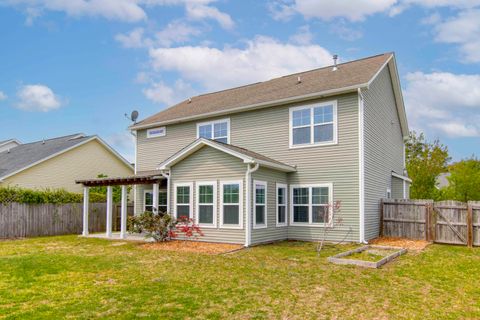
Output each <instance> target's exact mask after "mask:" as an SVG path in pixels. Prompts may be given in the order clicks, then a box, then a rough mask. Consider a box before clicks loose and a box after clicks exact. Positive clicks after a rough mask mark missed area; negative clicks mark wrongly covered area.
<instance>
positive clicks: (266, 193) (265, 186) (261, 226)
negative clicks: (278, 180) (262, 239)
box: [252, 180, 268, 229]
mask: <svg viewBox="0 0 480 320" xmlns="http://www.w3.org/2000/svg"><path fill="white" fill-rule="evenodd" d="M257 185H258V186H263V187H264V189H265V203H263V204H262V203H260V204H259V205H263V206H264V208H265V210H264V211H263V212H264V215H265V217H264V220H265V223H262V224H258V225H257V219H256V218H257V194H256V191H257ZM252 191H253V229H264V228H267V225H268V223H267V216H268V211H267V210H268V205H267V203H268V202H267V200H268V199H267V198H268V185H267V182H266V181H260V180H253V190H252Z"/></svg>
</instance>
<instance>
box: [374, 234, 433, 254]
mask: <svg viewBox="0 0 480 320" xmlns="http://www.w3.org/2000/svg"><path fill="white" fill-rule="evenodd" d="M368 243H369V244H376V245H379V246H391V247H400V248H405V249H408V250H416V251H421V250H423V249H425V248H426V247H427V246H428V245H429V244H430V242H428V241H425V240H412V239H405V238H394V237H380V238H376V239H373V240H370V241H369V242H368Z"/></svg>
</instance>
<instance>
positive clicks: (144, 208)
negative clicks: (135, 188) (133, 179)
mask: <svg viewBox="0 0 480 320" xmlns="http://www.w3.org/2000/svg"><path fill="white" fill-rule="evenodd" d="M147 193H151V194H152V208H153V190H152V189H145V190H143V208H142V209H143V212H145V211H146V206H147V203H146V199H147V197H146V194H147ZM158 193H166V194H167V204H166V205H161V204H160V201H159V202H158V207H167V212H168V202H169V201H168V189H158ZM158 199H159V200H160V197H158Z"/></svg>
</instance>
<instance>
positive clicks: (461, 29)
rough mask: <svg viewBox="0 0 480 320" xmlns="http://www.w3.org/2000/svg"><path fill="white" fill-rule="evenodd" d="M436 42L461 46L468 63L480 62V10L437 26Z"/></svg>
mask: <svg viewBox="0 0 480 320" xmlns="http://www.w3.org/2000/svg"><path fill="white" fill-rule="evenodd" d="M435 33H436V37H435V40H436V41H438V42H443V43H453V44H459V45H460V51H461V53H462V54H463V56H464V58H465V60H466V61H467V62H480V10H467V11H462V12H460V13H459V14H458V15H457V16H455V17H453V18H450V19H447V20H445V21H443V22H441V23H438V24H437V25H436V26H435Z"/></svg>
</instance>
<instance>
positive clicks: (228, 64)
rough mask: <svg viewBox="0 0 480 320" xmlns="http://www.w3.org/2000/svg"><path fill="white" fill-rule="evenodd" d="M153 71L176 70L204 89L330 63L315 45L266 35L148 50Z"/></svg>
mask: <svg viewBox="0 0 480 320" xmlns="http://www.w3.org/2000/svg"><path fill="white" fill-rule="evenodd" d="M150 58H151V63H152V66H153V67H154V69H155V70H156V71H176V72H178V73H180V75H181V77H182V78H183V79H185V80H186V81H193V82H195V83H198V84H200V85H202V86H203V87H205V88H206V89H208V90H218V89H224V88H228V87H233V86H237V85H242V84H247V83H251V82H257V81H262V80H267V79H270V78H274V77H278V76H281V75H285V74H289V73H293V72H298V71H304V70H308V69H313V68H318V67H321V66H324V65H328V64H331V63H332V57H331V54H330V53H329V52H328V51H327V50H326V49H324V48H323V47H321V46H319V45H313V44H312V45H295V44H291V43H282V42H279V41H277V40H275V39H272V38H268V37H256V38H255V39H253V40H250V41H247V42H246V46H245V47H244V48H232V47H228V46H227V47H224V48H223V49H217V48H213V47H208V46H183V47H176V48H157V49H151V50H150Z"/></svg>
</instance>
